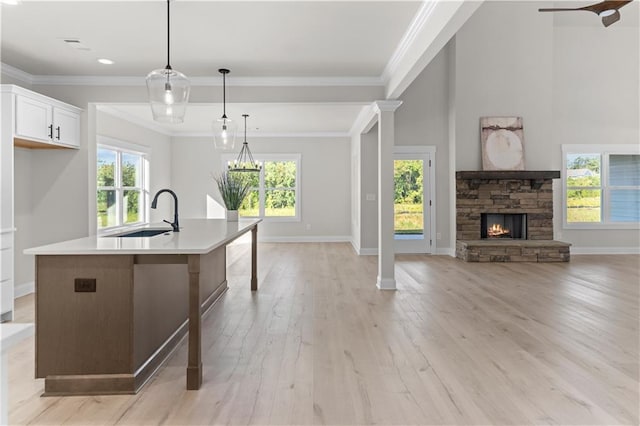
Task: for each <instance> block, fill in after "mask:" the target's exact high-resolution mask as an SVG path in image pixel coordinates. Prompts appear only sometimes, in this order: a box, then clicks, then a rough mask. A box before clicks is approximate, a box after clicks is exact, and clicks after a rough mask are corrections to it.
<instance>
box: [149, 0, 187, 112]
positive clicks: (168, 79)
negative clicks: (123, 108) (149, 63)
mask: <svg viewBox="0 0 640 426" xmlns="http://www.w3.org/2000/svg"><path fill="white" fill-rule="evenodd" d="M170 1H171V0H167V66H166V67H164V68H161V69H157V70H153V71H151V72H150V73H149V74H148V75H147V92H148V94H149V103H150V104H151V113H152V114H153V119H154V120H155V121H160V122H162V123H182V122H183V121H184V114H185V112H186V111H187V103H188V102H189V91H190V89H191V86H190V84H189V79H188V78H187V76H186V75H184V74H182V73H181V72H180V71H176V70H174V69H172V68H171V61H170V59H171V56H170V53H171V49H170V48H171V8H170Z"/></svg>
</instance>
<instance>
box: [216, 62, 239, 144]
mask: <svg viewBox="0 0 640 426" xmlns="http://www.w3.org/2000/svg"><path fill="white" fill-rule="evenodd" d="M218 72H219V73H220V74H222V117H220V118H218V119H217V120H216V121H214V122H213V144H214V146H215V148H216V149H218V150H220V151H231V150H233V147H234V144H235V142H236V130H237V128H238V125H237V124H236V122H235V121H233V120H231V119H230V118H228V117H227V89H226V76H227V74H229V72H230V71H229V70H228V69H226V68H220V69H219V70H218Z"/></svg>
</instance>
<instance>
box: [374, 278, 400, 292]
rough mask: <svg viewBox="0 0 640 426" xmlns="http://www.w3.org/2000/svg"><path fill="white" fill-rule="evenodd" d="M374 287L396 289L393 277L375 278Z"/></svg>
mask: <svg viewBox="0 0 640 426" xmlns="http://www.w3.org/2000/svg"><path fill="white" fill-rule="evenodd" d="M376 287H378V290H397V288H396V280H395V279H393V278H380V277H378V278H377V280H376Z"/></svg>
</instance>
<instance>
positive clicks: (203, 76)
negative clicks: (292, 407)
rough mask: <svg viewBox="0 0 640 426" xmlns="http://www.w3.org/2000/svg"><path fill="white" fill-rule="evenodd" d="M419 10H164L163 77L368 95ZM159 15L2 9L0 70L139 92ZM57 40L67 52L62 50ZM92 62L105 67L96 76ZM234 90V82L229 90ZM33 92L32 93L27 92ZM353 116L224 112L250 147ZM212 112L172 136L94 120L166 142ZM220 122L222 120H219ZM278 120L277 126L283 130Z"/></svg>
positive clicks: (104, 5) (230, 5) (280, 6)
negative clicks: (302, 82)
mask: <svg viewBox="0 0 640 426" xmlns="http://www.w3.org/2000/svg"><path fill="white" fill-rule="evenodd" d="M423 7H424V3H423V1H421V0H411V1H400V0H386V1H381V0H374V1H362V0H357V1H323V0H319V1H309V0H295V1H293V0H289V1H271V0H266V1H265V0H261V1H244V0H233V1H218V0H195V1H194V0H172V1H171V5H170V9H171V60H170V62H171V65H172V67H173V68H174V69H177V70H179V71H181V72H183V73H184V74H186V75H187V76H188V77H189V78H191V79H192V80H193V81H194V84H196V85H198V84H203V82H206V83H204V84H219V82H221V76H220V74H219V73H218V71H217V70H218V69H219V68H229V69H231V74H230V75H229V78H228V80H227V82H228V83H229V85H234V84H236V83H237V82H239V81H241V80H243V79H244V80H245V81H247V80H251V79H262V80H261V81H265V80H269V79H271V80H270V81H276V83H275V84H278V83H277V81H278V79H289V81H291V79H296V78H298V79H306V81H310V80H313V81H318V80H322V79H342V80H344V81H348V82H351V81H360V82H363V81H364V82H372V84H373V85H378V86H380V85H381V84H383V83H382V81H383V74H384V72H385V68H386V67H388V64H389V63H390V61H392V59H393V58H394V53H396V51H397V49H398V48H399V47H401V46H402V45H403V40H404V39H403V38H404V37H405V36H406V34H407V32H408V30H409V29H410V28H411V26H412V22H413V21H414V19H415V18H416V16H417V15H418V14H419V12H420V10H421V8H423ZM166 9H167V3H166V1H165V0H143V1H109V0H104V1H33V0H22V1H21V2H20V4H19V5H17V6H9V5H6V4H3V5H2V15H1V17H2V26H1V29H2V44H1V49H2V50H1V57H0V59H1V61H2V63H3V64H5V65H9V66H10V67H14V68H16V69H18V70H20V71H22V72H24V73H27V74H28V75H31V76H34V77H36V78H53V79H56V78H72V79H73V78H74V77H77V78H79V79H82V78H86V77H91V79H92V81H95V79H96V78H98V79H101V80H100V81H102V82H104V81H106V80H105V79H109V78H111V77H113V78H114V80H117V79H118V78H119V79H120V80H118V81H123V80H122V78H132V77H133V78H135V79H137V80H134V79H131V80H130V81H132V82H133V83H131V84H144V77H145V76H146V75H147V74H148V73H149V72H150V71H152V70H154V69H157V68H164V67H165V65H166V63H167V57H166V55H167V51H166V43H167V10H166ZM65 39H67V40H68V39H75V40H79V41H80V42H81V43H82V45H83V46H84V47H85V49H74V48H72V47H71V46H70V45H69V44H67V43H65V42H64V40H65ZM99 58H108V59H110V60H112V61H114V62H115V63H114V64H113V65H102V64H99V63H98V62H97V59H99ZM234 79H235V80H234ZM36 90H37V88H36ZM362 107H363V104H362V103H360V104H358V103H347V104H344V105H340V104H335V103H333V104H323V103H317V104H300V103H296V104H270V103H268V100H264V99H262V100H261V103H259V104H247V103H244V104H233V100H231V101H230V102H229V105H228V109H229V112H230V114H233V113H234V112H235V113H236V114H235V116H234V117H235V118H236V119H239V118H241V117H240V114H242V113H244V112H246V113H249V114H250V115H251V118H250V121H249V132H250V133H252V134H254V135H256V136H260V135H269V134H278V135H286V134H299V135H331V134H336V135H337V134H341V135H344V134H347V133H348V132H349V130H350V128H351V126H352V124H353V122H354V121H355V119H356V117H357V116H358V113H359V112H360V110H361V109H362ZM220 110H221V105H220V104H192V105H190V106H189V108H188V109H187V116H186V117H185V122H184V123H182V124H179V125H175V124H161V123H156V122H153V119H152V116H151V111H150V108H149V106H148V105H141V104H110V105H109V106H108V107H105V108H103V109H102V111H105V112H108V113H111V114H113V115H118V116H120V117H122V118H127V119H130V120H132V121H134V122H137V123H140V124H143V125H146V126H147V127H151V128H154V129H156V130H159V131H164V132H165V133H167V134H172V135H180V134H183V135H185V134H192V135H193V134H206V133H207V132H208V131H211V121H212V120H213V119H214V118H215V117H216V116H219V115H220V114H219V113H220ZM231 116H232V115H230V117H231ZM285 118H286V119H285Z"/></svg>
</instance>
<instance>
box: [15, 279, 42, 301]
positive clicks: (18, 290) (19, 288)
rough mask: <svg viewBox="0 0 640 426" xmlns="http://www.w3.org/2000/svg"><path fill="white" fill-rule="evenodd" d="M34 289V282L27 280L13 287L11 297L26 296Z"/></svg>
mask: <svg viewBox="0 0 640 426" xmlns="http://www.w3.org/2000/svg"><path fill="white" fill-rule="evenodd" d="M35 291H36V283H35V282H34V281H28V282H26V283H22V284H18V285H16V286H15V287H14V288H13V298H14V299H17V298H18V297H22V296H26V295H27V294H31V293H33V292H35Z"/></svg>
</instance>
